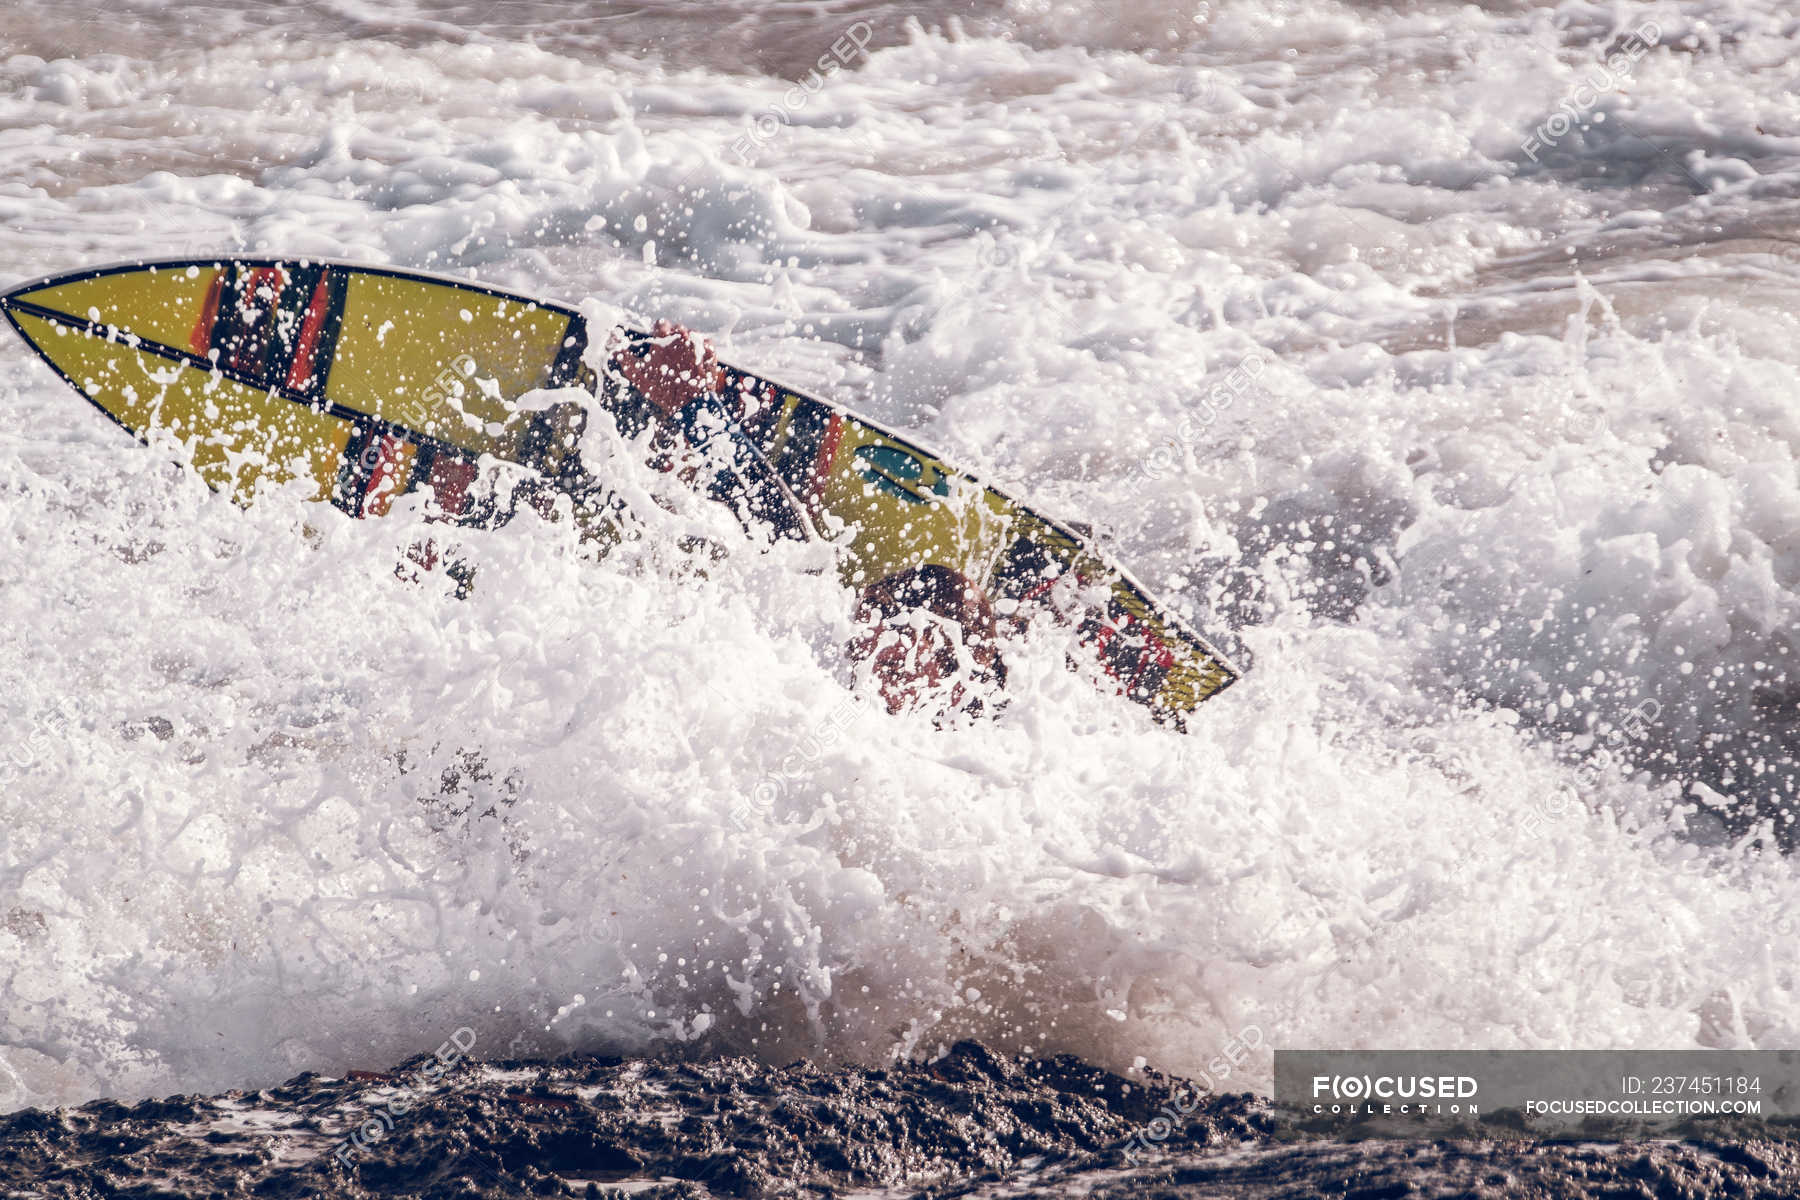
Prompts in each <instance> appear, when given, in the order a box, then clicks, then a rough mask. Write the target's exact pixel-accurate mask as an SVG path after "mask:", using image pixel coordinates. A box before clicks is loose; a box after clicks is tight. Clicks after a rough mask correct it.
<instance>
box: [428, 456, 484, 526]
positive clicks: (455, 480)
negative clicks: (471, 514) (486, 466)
mask: <svg viewBox="0 0 1800 1200" xmlns="http://www.w3.org/2000/svg"><path fill="white" fill-rule="evenodd" d="M475 471H476V469H475V464H474V463H472V462H463V461H461V460H460V459H454V458H434V459H432V460H431V491H432V494H433V495H435V496H436V497H437V502H438V507H439V508H441V509H443V510H444V512H445V514H446V515H448V516H452V517H457V516H461V515H462V513H463V510H464V509H466V508H468V506H469V488H470V486H471V485H473V484H474V482H475Z"/></svg>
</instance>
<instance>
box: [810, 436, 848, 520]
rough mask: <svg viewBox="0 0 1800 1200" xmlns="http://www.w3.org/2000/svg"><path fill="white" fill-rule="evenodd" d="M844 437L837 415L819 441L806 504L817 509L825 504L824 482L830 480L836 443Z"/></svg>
mask: <svg viewBox="0 0 1800 1200" xmlns="http://www.w3.org/2000/svg"><path fill="white" fill-rule="evenodd" d="M843 436H844V418H843V417H841V416H840V415H838V414H837V413H832V414H831V420H830V421H829V422H827V423H826V425H825V436H824V437H822V438H820V439H819V456H818V458H816V459H814V460H813V477H812V487H811V488H810V489H809V491H810V494H809V495H808V496H807V498H806V502H807V503H808V504H810V505H811V506H812V507H813V508H815V509H817V508H819V507H821V506H822V505H823V504H824V503H825V481H826V480H827V479H829V478H831V463H832V460H833V459H835V458H836V457H837V449H838V442H839V441H840V440H841V439H842V438H843Z"/></svg>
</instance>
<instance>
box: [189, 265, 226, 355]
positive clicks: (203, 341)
mask: <svg viewBox="0 0 1800 1200" xmlns="http://www.w3.org/2000/svg"><path fill="white" fill-rule="evenodd" d="M224 293H225V271H224V269H223V268H220V269H219V270H216V271H214V272H213V277H212V282H211V283H210V284H208V285H207V287H206V299H205V300H203V301H201V303H200V319H199V320H198V321H195V322H194V332H193V333H191V334H189V335H188V349H190V350H192V351H193V352H194V353H195V354H205V353H206V352H207V351H208V350H210V349H212V331H213V322H214V321H216V320H218V319H219V297H220V296H222V295H224Z"/></svg>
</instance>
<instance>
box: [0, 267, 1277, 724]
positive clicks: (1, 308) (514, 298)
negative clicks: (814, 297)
mask: <svg viewBox="0 0 1800 1200" xmlns="http://www.w3.org/2000/svg"><path fill="white" fill-rule="evenodd" d="M228 263H237V264H242V265H244V266H247V267H253V268H254V267H281V266H320V267H326V268H331V267H338V268H342V269H344V270H347V271H356V272H359V273H361V274H364V275H373V276H377V277H380V278H387V279H404V280H411V281H417V282H424V283H436V284H441V285H443V286H446V287H454V288H461V289H463V290H465V291H470V292H474V293H476V294H477V295H482V296H491V297H493V298H494V299H497V300H506V301H509V302H511V303H515V304H520V305H523V306H525V307H526V308H536V309H542V310H545V311H548V312H554V313H559V314H562V315H564V316H567V317H569V318H570V319H571V320H572V321H573V320H581V319H582V316H581V311H580V310H579V309H577V308H575V307H573V306H572V305H569V304H564V303H561V302H559V301H555V300H540V299H535V298H533V297H530V296H521V295H520V294H519V293H517V292H510V291H507V290H506V289H504V288H496V287H490V286H488V285H486V284H481V283H472V282H470V281H468V280H466V279H458V278H456V277H455V276H453V275H446V274H441V273H438V272H434V271H413V270H405V269H401V268H396V267H382V266H374V265H370V264H366V263H356V262H349V261H346V260H344V259H339V258H317V257H313V256H310V255H303V254H293V255H287V256H272V255H236V254H228V255H217V256H214V257H210V258H172V259H156V258H146V259H134V260H130V261H126V262H117V263H105V264H103V265H101V266H97V267H87V268H84V269H82V270H79V271H67V272H63V273H61V274H55V275H45V276H42V277H40V278H37V279H31V280H27V281H26V282H24V283H21V284H17V285H15V286H14V287H12V288H9V289H7V290H6V291H5V292H0V312H3V313H5V314H6V319H7V322H8V324H10V325H11V326H12V327H13V331H14V332H16V333H17V334H18V335H19V337H20V338H21V339H23V340H24V342H25V344H26V345H27V346H30V347H31V349H32V351H33V352H34V353H36V354H37V356H38V357H39V358H41V359H43V360H44V361H45V362H46V363H48V364H49V365H50V369H51V370H53V371H55V372H56V374H57V375H58V376H60V377H61V378H62V380H63V381H64V382H65V383H67V384H68V385H69V386H70V387H72V388H74V389H75V391H76V392H77V393H78V394H79V395H80V396H81V397H82V398H83V399H85V400H86V401H87V402H88V403H90V404H92V405H93V406H94V407H95V408H98V409H99V410H100V411H101V412H102V413H104V414H105V415H106V418H107V420H109V421H111V422H112V423H113V424H115V425H117V426H118V427H119V428H121V429H123V430H125V431H126V432H127V433H129V434H131V435H132V436H133V438H135V439H136V440H137V441H139V442H141V443H142V442H147V438H146V437H145V436H144V435H142V434H139V433H138V432H137V431H136V430H134V429H132V428H131V427H130V426H129V425H127V424H125V423H124V422H123V421H121V420H119V418H118V417H116V416H114V415H113V414H112V413H111V412H109V411H108V410H107V409H106V407H105V406H104V405H102V404H101V403H100V402H99V401H98V400H96V399H94V397H92V396H90V395H88V394H87V390H86V389H85V388H83V387H82V386H81V385H80V384H78V383H76V382H75V381H74V380H73V379H71V378H69V376H68V374H67V373H66V372H64V371H63V369H62V368H61V367H59V366H57V365H56V363H55V361H53V360H52V359H51V358H50V356H49V355H48V354H46V353H45V352H44V351H42V350H40V349H39V348H38V345H37V343H36V342H35V341H33V340H32V338H31V337H30V336H29V335H28V334H26V332H25V330H24V329H23V328H21V327H20V325H19V322H18V320H17V319H16V318H15V317H14V316H13V312H14V310H15V309H17V310H18V311H21V312H25V313H28V314H29V315H31V316H34V317H37V318H39V319H40V320H46V321H50V322H52V323H54V324H58V325H62V326H64V327H65V328H69V329H82V330H84V331H86V332H89V333H94V334H97V335H99V336H103V337H104V336H106V331H107V330H109V329H111V330H117V333H116V334H115V335H114V340H117V341H119V342H121V343H122V344H124V345H127V346H134V347H141V348H143V349H145V350H147V351H149V352H150V353H152V354H156V355H158V356H159V357H165V358H170V359H174V360H176V361H181V362H185V363H187V364H188V365H190V366H193V367H195V368H197V369H202V370H205V371H208V372H213V371H217V372H218V373H219V374H220V375H221V376H222V377H223V378H225V379H228V380H230V381H231V382H233V383H236V384H238V385H239V386H242V387H249V388H252V389H254V390H256V391H259V392H265V393H267V394H270V395H276V396H279V397H281V398H282V399H284V400H288V401H291V402H293V403H295V404H300V405H303V406H305V407H306V408H309V409H311V410H312V411H314V412H319V413H327V414H329V415H331V416H334V417H338V418H339V419H341V420H348V421H352V422H371V421H372V422H380V423H382V424H385V425H386V427H387V428H388V430H389V431H390V432H391V433H392V434H394V435H396V436H400V437H403V438H405V439H407V440H409V441H412V442H415V443H417V444H419V445H421V446H424V445H431V446H433V447H434V448H435V449H436V450H437V451H439V452H441V451H443V450H449V451H451V452H453V453H456V454H461V455H467V454H469V453H471V452H470V451H468V450H465V449H463V448H462V447H460V446H457V445H455V444H454V443H452V442H446V441H444V440H443V439H441V438H436V437H433V436H432V435H430V434H426V433H420V432H419V431H417V430H414V429H411V428H408V427H407V426H404V425H396V424H394V423H392V422H382V421H381V418H379V417H376V416H375V415H374V414H372V413H365V412H361V411H358V410H356V409H350V408H344V407H342V406H341V405H336V404H333V403H331V402H330V401H329V400H324V399H323V398H322V397H321V398H319V399H317V400H315V399H314V398H311V397H307V396H303V395H301V394H299V393H298V392H295V391H293V390H291V389H289V388H288V387H287V386H286V384H285V383H282V384H278V385H276V386H274V387H268V386H265V385H264V384H261V383H253V382H251V381H249V380H247V379H244V378H242V377H241V376H239V375H238V373H237V372H234V371H230V370H227V369H225V368H223V367H221V366H220V365H219V364H217V363H215V362H213V361H212V360H211V359H208V358H205V357H203V356H201V355H198V354H195V353H193V352H192V351H190V350H181V349H177V348H175V347H172V346H164V345H163V344H162V343H160V342H154V341H151V340H150V339H148V338H145V337H143V336H142V335H140V334H134V333H130V332H129V331H126V330H122V329H118V327H117V326H112V325H108V324H107V323H106V322H104V321H93V320H89V319H86V318H80V319H75V318H72V314H69V313H63V312H57V311H56V310H54V309H45V308H43V307H42V306H40V305H36V304H33V303H31V302H30V301H28V300H20V299H17V298H16V297H17V296H18V295H19V293H21V292H30V291H36V290H38V289H40V288H48V287H60V286H63V285H66V284H71V283H81V282H85V281H87V280H90V279H100V278H104V277H105V276H107V275H125V274H130V273H132V272H134V271H143V270H152V271H162V270H171V271H172V270H177V269H180V270H185V269H187V268H189V267H199V268H202V269H204V268H208V267H223V266H225V265H226V264H228ZM625 332H626V333H627V335H630V336H634V337H639V338H643V337H649V336H650V335H649V334H648V333H645V332H644V331H642V330H637V329H631V328H629V327H626V328H625ZM725 365H727V366H731V364H725ZM732 369H733V370H737V371H740V372H741V373H743V374H746V375H750V376H752V377H753V378H756V379H760V380H762V381H763V382H765V383H768V384H770V385H772V386H773V387H775V388H777V389H778V390H780V391H782V392H785V393H787V394H789V395H792V396H796V397H798V398H800V399H801V400H806V401H811V402H812V403H814V404H818V405H822V406H823V407H825V408H827V409H829V410H831V411H832V412H835V413H838V414H840V415H842V416H844V417H847V418H849V419H851V420H854V421H856V422H858V423H860V424H862V425H864V426H866V427H868V428H869V429H872V430H874V431H875V432H876V433H878V434H880V435H881V436H882V437H884V438H886V439H888V440H889V441H890V442H893V443H894V444H895V445H897V446H902V447H904V448H906V449H908V450H910V451H912V452H913V453H915V454H918V455H920V456H922V457H923V458H928V459H930V460H931V461H933V462H937V463H943V464H946V465H948V460H947V459H945V458H944V457H943V456H942V455H938V454H934V453H932V452H931V451H930V450H929V449H927V448H925V447H923V446H920V445H919V444H918V443H916V442H914V441H912V440H911V439H909V438H905V437H901V436H900V435H898V434H896V433H894V432H892V431H891V430H889V429H888V428H887V427H885V426H883V425H881V424H879V423H878V422H876V421H873V420H870V419H869V418H867V417H864V416H862V415H861V414H859V413H855V412H852V411H851V410H850V409H848V408H846V407H844V406H843V405H841V404H834V403H832V402H831V401H829V400H821V399H819V398H818V397H816V396H813V395H811V394H809V393H807V392H803V391H801V390H799V389H798V388H791V387H788V386H787V385H786V384H783V383H780V382H778V381H776V380H773V379H770V378H769V377H768V376H766V375H759V374H757V373H756V372H754V371H744V370H743V368H741V367H732ZM955 473H956V474H957V475H960V476H961V477H962V478H964V479H967V480H968V481H969V482H970V483H973V484H974V485H976V486H977V487H979V488H983V489H985V490H987V491H991V492H993V493H994V494H995V495H997V496H999V497H1000V498H1001V499H1002V500H1004V501H1006V502H1007V503H1008V504H1010V505H1012V506H1013V507H1014V508H1016V509H1017V510H1018V511H1019V512H1021V513H1025V514H1028V515H1029V516H1031V517H1032V518H1033V519H1035V520H1037V521H1039V522H1042V523H1043V524H1044V525H1045V526H1047V527H1049V528H1050V529H1052V530H1054V531H1055V532H1057V533H1058V534H1060V535H1062V536H1063V537H1065V538H1068V539H1069V541H1070V542H1071V543H1072V544H1073V545H1074V546H1076V547H1078V548H1079V549H1080V550H1083V551H1087V552H1088V553H1094V551H1093V548H1092V547H1091V546H1090V545H1089V539H1088V538H1086V537H1084V536H1082V535H1081V534H1079V533H1077V532H1076V531H1075V530H1073V529H1071V528H1070V527H1069V526H1068V525H1066V524H1064V523H1063V522H1061V521H1057V520H1054V519H1052V518H1050V517H1047V516H1045V515H1044V514H1042V513H1040V512H1038V511H1037V510H1036V509H1035V508H1032V507H1031V506H1030V505H1027V504H1025V503H1023V502H1022V501H1020V500H1018V499H1017V498H1015V497H1014V496H1012V495H1010V494H1009V493H1007V492H1006V491H1004V490H1002V489H1001V488H998V487H995V486H994V485H993V484H990V483H986V482H983V481H982V479H981V478H980V477H979V476H977V475H975V474H974V473H973V472H970V471H967V470H964V469H963V468H961V467H957V468H955ZM1095 557H1097V558H1099V560H1100V561H1101V562H1102V563H1104V564H1105V565H1106V567H1107V569H1109V570H1111V571H1113V572H1115V573H1117V575H1118V577H1119V578H1120V579H1121V580H1123V581H1124V582H1125V583H1126V584H1128V585H1129V586H1130V587H1131V588H1132V589H1133V590H1134V591H1136V592H1137V594H1138V596H1139V597H1140V598H1142V599H1143V600H1144V601H1145V602H1146V604H1147V605H1148V606H1149V607H1150V608H1151V610H1152V611H1153V612H1155V614H1156V616H1157V619H1158V620H1160V621H1162V622H1163V623H1164V624H1165V625H1167V626H1168V627H1169V628H1170V629H1171V630H1172V631H1174V632H1175V633H1177V634H1179V635H1181V636H1182V637H1184V638H1187V639H1189V640H1190V641H1192V642H1193V643H1194V645H1195V646H1196V647H1197V648H1198V649H1199V650H1200V651H1201V653H1203V654H1205V655H1206V656H1207V657H1208V658H1210V659H1211V660H1212V661H1213V662H1214V663H1216V664H1217V665H1218V667H1219V669H1220V670H1222V671H1223V672H1224V674H1225V678H1224V679H1223V680H1222V681H1221V682H1220V683H1219V685H1218V686H1217V687H1215V688H1213V689H1212V691H1210V692H1208V693H1207V694H1206V696H1205V697H1203V698H1202V699H1201V701H1199V703H1204V702H1205V701H1206V700H1207V699H1211V698H1212V697H1213V696H1215V695H1217V694H1218V693H1220V692H1222V691H1224V690H1225V689H1226V688H1228V687H1230V686H1231V685H1232V684H1233V683H1235V682H1237V681H1238V680H1239V679H1241V678H1243V674H1244V673H1243V671H1242V670H1240V669H1239V668H1238V667H1237V665H1236V664H1234V663H1233V662H1232V661H1231V660H1230V659H1229V658H1227V657H1226V656H1225V655H1224V654H1223V653H1221V652H1220V651H1219V649H1218V648H1217V647H1215V646H1214V645H1213V644H1212V643H1211V642H1210V641H1208V640H1207V639H1206V638H1205V636H1203V635H1202V634H1201V633H1199V632H1198V631H1197V630H1195V629H1193V628H1191V627H1190V626H1189V625H1188V623H1187V621H1186V619H1184V618H1183V617H1181V616H1180V615H1179V614H1177V613H1175V612H1173V611H1171V610H1170V609H1169V608H1168V606H1167V605H1165V604H1163V603H1162V601H1160V600H1158V599H1156V598H1155V597H1154V596H1153V595H1152V594H1151V592H1150V591H1149V589H1147V588H1145V587H1144V585H1143V584H1141V583H1139V582H1138V580H1137V578H1136V577H1135V576H1133V575H1132V574H1131V572H1130V571H1128V570H1126V569H1125V568H1124V567H1123V566H1121V565H1120V564H1119V563H1117V562H1115V561H1113V560H1112V559H1111V558H1110V557H1107V556H1104V555H1099V554H1096V555H1095Z"/></svg>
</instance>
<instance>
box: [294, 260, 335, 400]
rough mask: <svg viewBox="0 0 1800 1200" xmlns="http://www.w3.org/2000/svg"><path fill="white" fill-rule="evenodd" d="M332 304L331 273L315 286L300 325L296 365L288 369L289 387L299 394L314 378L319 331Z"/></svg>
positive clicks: (295, 351)
mask: <svg viewBox="0 0 1800 1200" xmlns="http://www.w3.org/2000/svg"><path fill="white" fill-rule="evenodd" d="M330 304H331V272H330V271H324V272H322V273H320V275H319V282H318V283H317V284H315V285H314V286H313V294H312V303H310V304H308V305H307V306H306V320H305V321H303V322H302V323H301V325H300V341H299V344H298V345H296V346H295V347H294V365H293V366H291V367H289V368H288V377H287V385H288V386H289V387H291V388H293V389H294V390H295V391H297V392H303V391H305V390H306V384H307V381H308V380H309V379H311V378H312V369H313V354H314V353H315V352H316V351H317V350H318V347H319V331H320V330H321V329H323V328H324V327H325V310H326V308H328V307H329V306H330Z"/></svg>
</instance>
